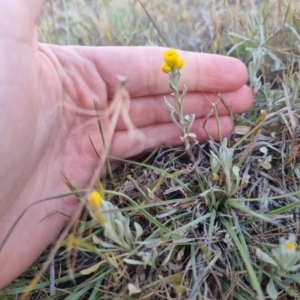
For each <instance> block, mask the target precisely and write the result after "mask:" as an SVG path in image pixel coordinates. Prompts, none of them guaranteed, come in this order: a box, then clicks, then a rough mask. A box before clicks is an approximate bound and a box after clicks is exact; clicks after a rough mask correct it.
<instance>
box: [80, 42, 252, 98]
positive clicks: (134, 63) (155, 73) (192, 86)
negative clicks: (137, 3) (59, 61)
mask: <svg viewBox="0 0 300 300" xmlns="http://www.w3.org/2000/svg"><path fill="white" fill-rule="evenodd" d="M86 50H87V49H86ZM91 50H92V51H91V52H90V53H89V55H91V57H92V59H93V62H94V64H95V65H96V68H97V71H98V72H99V74H100V76H101V77H102V79H103V80H104V81H105V82H106V84H107V88H108V90H107V92H108V96H109V97H112V96H113V94H114V92H115V88H116V85H117V84H118V78H117V76H118V75H119V76H120V75H121V76H124V77H126V78H128V81H127V83H126V88H127V89H128V91H129V93H130V96H131V97H140V96H146V95H160V94H164V93H169V92H170V88H169V85H168V76H167V74H165V73H163V72H162V71H161V65H162V63H163V59H162V56H163V53H164V52H165V51H166V48H161V47H104V48H93V49H91ZM178 52H179V55H180V57H181V58H182V59H183V60H184V66H183V68H182V69H181V79H180V86H181V87H182V85H183V84H185V85H186V86H187V88H188V90H189V91H193V92H199V91H204V92H216V93H218V92H229V91H233V90H237V89H239V88H240V87H242V86H243V85H244V83H245V82H246V80H247V69H246V67H245V65H244V64H243V63H242V62H241V61H239V60H237V59H235V58H232V57H226V56H221V55H215V54H206V53H193V52H187V51H178Z"/></svg>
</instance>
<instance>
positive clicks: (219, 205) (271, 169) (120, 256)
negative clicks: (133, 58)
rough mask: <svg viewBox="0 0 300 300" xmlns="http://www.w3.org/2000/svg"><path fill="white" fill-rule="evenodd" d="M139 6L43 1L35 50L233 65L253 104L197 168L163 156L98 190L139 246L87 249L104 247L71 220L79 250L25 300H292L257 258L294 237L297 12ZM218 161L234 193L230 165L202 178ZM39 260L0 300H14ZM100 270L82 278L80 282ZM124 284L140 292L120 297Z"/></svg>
mask: <svg viewBox="0 0 300 300" xmlns="http://www.w3.org/2000/svg"><path fill="white" fill-rule="evenodd" d="M142 2H143V3H144V5H145V8H146V12H147V13H146V12H145V11H144V9H143V7H142V6H141V5H140V3H139V1H133V0H131V1H129V0H127V1H125V0H124V1H117V0H114V1H100V0H99V1H96V0H95V1H92V0H90V1H83V0H76V1H75V0H73V1H71V0H70V1H58V0H53V1H48V2H47V4H46V6H45V10H44V14H43V17H42V18H41V22H40V31H39V35H40V40H41V41H43V42H47V43H57V44H61V45H65V44H82V45H100V46H101V45H159V46H160V45H163V46H169V47H175V48H181V49H186V50H191V51H204V52H211V53H221V54H224V55H232V56H235V57H238V58H240V59H242V60H243V61H244V62H245V63H247V65H248V66H249V84H250V85H251V87H252V88H253V89H255V90H257V93H256V99H255V105H254V107H253V108H252V110H251V111H249V112H248V113H245V114H243V115H242V116H236V132H235V134H233V135H232V136H231V137H230V139H229V141H228V145H227V147H226V145H225V142H223V146H222V145H220V144H218V143H215V142H212V141H209V142H207V143H206V144H203V145H195V146H194V147H193V149H192V150H193V153H194V155H195V157H196V158H197V160H196V162H195V163H191V162H190V161H189V159H188V156H187V155H186V153H185V151H184V149H183V148H182V147H178V148H163V147H162V148H160V149H157V150H156V151H154V152H153V153H151V154H149V155H148V156H146V157H144V158H142V159H139V160H137V161H134V162H130V161H127V162H125V164H124V166H123V167H122V168H121V169H119V170H117V171H116V172H115V173H114V175H113V179H110V178H107V179H103V184H104V186H105V192H106V197H107V198H108V199H109V200H110V201H112V202H113V203H114V204H115V205H116V206H117V207H118V209H120V210H122V211H123V213H124V215H125V216H126V218H128V219H130V222H131V227H130V228H131V230H132V232H135V229H134V227H133V222H137V223H139V224H140V225H141V226H142V228H143V230H144V232H143V235H142V237H141V239H140V243H137V244H135V245H134V246H133V247H132V249H130V251H128V250H124V249H120V248H117V249H110V250H109V251H107V247H106V249H105V247H102V246H101V245H100V246H99V245H97V247H98V248H97V247H96V244H95V238H93V236H97V237H99V238H101V239H102V240H105V241H106V242H107V243H110V242H111V241H110V240H109V239H108V238H107V237H105V236H104V234H103V229H102V228H101V226H100V225H99V224H97V222H95V221H94V220H91V219H88V221H83V220H82V221H80V222H79V224H78V226H77V228H76V229H74V233H73V235H72V238H73V243H75V241H76V243H77V246H79V248H80V249H76V250H74V249H73V250H71V254H70V253H69V254H68V255H66V252H65V248H62V249H61V251H59V252H58V253H57V255H56V258H55V264H54V268H55V285H56V292H55V294H53V295H52V296H49V286H51V283H50V280H49V276H50V275H49V273H45V274H44V276H43V277H42V278H41V280H40V282H39V284H38V285H37V286H36V287H35V290H34V291H33V292H32V293H31V296H30V299H45V298H47V299H72V300H75V299H264V298H267V291H266V285H267V283H268V282H269V280H270V278H271V279H272V280H273V282H274V283H275V285H276V287H277V290H278V291H280V294H279V295H278V297H277V299H299V298H300V296H299V294H300V285H299V283H300V279H299V275H298V274H296V273H295V272H294V273H293V272H286V273H285V275H282V276H280V277H279V276H278V270H275V269H274V268H271V267H270V265H268V264H266V263H263V262H261V261H260V260H259V259H258V258H257V257H256V256H255V251H256V248H257V247H259V248H261V249H264V250H265V251H268V250H270V249H271V248H272V247H274V245H278V243H279V238H280V237H287V236H288V235H289V234H290V233H294V234H296V235H299V234H300V232H299V230H300V228H299V221H300V219H299V204H300V198H299V194H300V192H299V179H300V175H299V174H300V171H299V158H300V157H299V147H300V144H299V138H300V130H299V126H298V122H299V121H298V120H299V109H300V103H299V80H298V77H299V75H298V71H299V51H300V43H299V42H300V36H299V35H298V32H297V28H299V26H300V6H299V5H297V1H280V2H279V1H275V0H273V1H271V0H270V1H250V0H249V1H238V0H236V1H217V0H213V1H204V0H203V1H193V0H191V1H187V0H177V1H176V0H173V1H171V0H169V1H160V0H155V1H148V2H146V1H142ZM200 2H201V5H200V4H199V3H200ZM147 14H148V15H147ZM149 16H150V17H149ZM259 51H263V54H264V55H263V56H262V57H261V59H260V57H259ZM251 69H252V70H255V72H252V73H251ZM262 110H264V111H263V112H261V111H262ZM262 147H264V148H263V149H262ZM266 149H267V153H266V152H265V151H266ZM228 151H229V152H230V151H231V152H232V158H231V163H232V165H236V166H238V167H239V169H240V170H239V172H238V173H239V176H240V181H239V182H237V176H236V174H234V172H233V168H232V166H230V165H226V164H223V165H222V164H221V166H219V169H218V170H217V171H216V170H214V169H213V168H212V156H213V155H215V157H216V158H221V157H222V153H223V154H224V153H227V152H228ZM229 152H228V153H229ZM228 174H229V177H228ZM228 178H229V179H230V181H228ZM78 237H80V239H78ZM71 241H72V240H71ZM113 244H114V245H116V244H115V243H113ZM77 248H78V247H77ZM99 249H100V251H99ZM141 251H142V252H143V253H144V254H145V253H146V254H147V255H149V257H150V259H149V261H148V264H147V263H144V264H140V265H137V264H134V262H133V261H131V263H128V261H126V260H125V261H124V259H131V260H134V261H135V262H136V261H140V262H143V261H142V259H141V255H140V254H139V253H140V252H141ZM46 254H47V253H45V256H46ZM45 256H42V257H40V258H39V260H38V261H37V262H36V263H35V264H34V266H32V268H30V269H29V270H28V271H27V272H25V273H24V274H23V275H22V276H21V277H20V278H19V279H17V280H16V281H15V282H14V283H12V284H11V285H10V286H9V287H8V288H7V289H6V291H4V292H2V294H1V293H0V297H3V298H4V299H15V298H16V297H17V295H18V294H20V293H22V291H23V290H24V288H23V287H24V286H26V285H28V283H29V282H30V280H31V279H32V278H33V277H34V274H36V273H37V269H39V268H40V265H41V263H42V262H44V261H45ZM98 262H100V267H99V268H98V269H97V270H94V271H93V272H91V273H90V274H89V275H84V274H83V273H84V272H83V273H82V272H81V271H82V270H86V269H87V268H88V267H91V266H93V265H95V264H96V263H98ZM87 272H88V271H86V273H87ZM128 284H132V285H134V286H135V287H136V288H137V289H139V288H140V291H139V292H138V293H137V294H135V295H131V296H129V290H128Z"/></svg>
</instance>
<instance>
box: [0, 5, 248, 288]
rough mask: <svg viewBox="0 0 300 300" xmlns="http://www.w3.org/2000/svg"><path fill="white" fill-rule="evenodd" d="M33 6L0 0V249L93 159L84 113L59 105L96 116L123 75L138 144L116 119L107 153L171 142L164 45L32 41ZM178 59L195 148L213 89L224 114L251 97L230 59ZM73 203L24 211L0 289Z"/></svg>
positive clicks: (93, 133) (94, 132)
mask: <svg viewBox="0 0 300 300" xmlns="http://www.w3.org/2000/svg"><path fill="white" fill-rule="evenodd" d="M42 6H43V1H42V0H22V1H19V0H2V1H0V11H1V13H2V17H1V18H0V102H1V105H0V137H1V143H0V157H1V159H0V179H1V180H0V228H1V231H0V243H1V242H2V241H3V239H4V237H5V235H6V233H7V232H8V231H9V229H10V228H11V226H12V224H13V222H14V221H15V220H16V219H17V217H18V216H19V215H20V213H21V212H22V211H23V210H24V209H25V208H26V207H28V206H29V205H30V204H32V203H33V202H35V201H37V200H39V199H42V198H46V197H51V196H55V195H59V194H62V193H65V192H68V191H69V190H68V188H67V186H66V185H65V183H64V181H63V178H62V174H64V175H66V176H67V177H68V178H69V179H70V180H71V181H72V182H73V183H74V184H75V186H76V187H77V188H79V189H80V188H85V187H86V186H87V184H88V183H89V181H90V180H91V177H92V174H93V171H94V170H95V166H96V165H97V162H98V158H97V156H96V154H95V152H94V150H93V148H92V147H91V144H90V141H89V139H88V136H90V137H91V139H92V140H93V142H94V145H95V147H96V148H97V151H98V152H99V153H100V154H101V153H103V147H102V142H101V136H100V134H99V130H98V127H97V124H96V123H95V122H93V123H90V124H87V123H86V122H87V121H88V120H90V116H87V115H85V114H82V113H78V112H76V111H74V110H71V109H69V108H68V107H69V106H72V107H77V108H81V109H88V110H93V109H94V103H93V101H94V100H96V101H97V103H98V106H99V109H100V111H101V112H105V111H106V109H107V108H108V107H109V105H110V103H111V101H112V98H113V96H114V93H115V90H116V87H117V86H118V78H117V75H123V76H126V77H127V78H128V81H127V83H126V85H125V87H126V89H127V91H128V93H129V95H130V98H131V100H130V109H129V116H130V118H131V121H132V123H133V124H134V126H135V127H136V129H135V130H139V131H140V132H142V133H143V134H144V136H145V137H146V138H144V139H142V140H141V139H138V138H137V137H136V135H132V134H129V131H128V129H127V128H126V124H125V123H124V122H123V120H122V119H120V120H119V121H118V123H117V125H116V130H115V134H114V136H113V140H112V144H111V148H110V151H109V154H110V155H111V156H113V157H118V158H129V157H131V156H134V155H137V154H139V153H142V152H143V151H145V150H147V149H151V148H155V147H158V146H160V145H161V144H162V143H165V144H167V145H173V146H175V145H178V144H180V143H181V141H180V133H179V130H178V128H176V126H175V125H174V124H173V123H172V122H170V119H169V117H168V110H167V108H166V107H165V105H164V104H163V101H162V96H163V95H169V94H170V89H169V87H168V76H167V75H166V74H164V73H162V72H161V70H160V65H161V64H162V54H163V52H164V51H165V49H163V48H159V47H128V48H127V47H121V48H118V47H115V48H114V47H103V48H101V47H78V46H68V47H59V46H53V45H45V44H40V43H38V41H37V35H36V23H37V19H38V16H39V14H40V11H41V9H42ZM179 54H180V56H181V57H182V59H183V60H184V61H185V65H184V68H183V69H182V77H181V81H180V82H181V84H183V83H184V84H186V85H187V87H188V91H189V92H188V94H187V96H186V98H185V106H184V109H185V113H195V114H196V117H197V118H196V121H195V124H194V126H193V128H192V132H194V133H195V134H196V135H197V137H198V139H199V141H202V142H203V141H205V140H206V134H205V133H204V131H203V129H202V124H203V122H204V118H205V116H206V114H207V113H208V112H209V110H210V109H211V104H210V102H209V101H208V99H210V101H211V102H214V101H216V96H215V93H217V92H222V95H223V97H224V98H225V99H226V101H227V102H228V104H229V105H230V107H231V109H232V110H233V112H234V113H242V112H244V111H246V110H247V109H249V108H250V107H251V105H252V101H253V95H252V92H251V90H250V89H249V88H248V87H246V86H245V85H244V84H245V81H246V78H247V71H246V68H245V66H244V65H243V64H242V63H241V62H240V61H238V60H236V59H233V58H228V57H222V56H217V55H210V54H199V53H188V52H179ZM62 104H63V105H62ZM219 114H220V122H221V129H222V134H223V136H226V135H229V134H230V133H231V132H232V130H233V123H232V120H231V119H230V117H229V116H228V114H227V112H226V110H225V108H224V107H222V106H220V108H219ZM84 124H85V125H84ZM215 124H216V123H215V120H214V118H211V119H210V120H209V121H208V123H207V125H206V129H207V131H208V133H209V134H210V135H211V136H212V137H213V138H215V139H217V130H216V125H215ZM109 128H111V119H110V118H109V117H105V118H103V129H104V132H105V134H107V132H109ZM112 163H113V165H117V164H115V162H114V160H113V159H112ZM103 173H104V170H102V171H101V172H100V174H99V175H103ZM78 207H79V204H78V203H77V202H76V201H74V199H70V198H68V199H67V198H62V199H59V200H56V201H47V202H43V203H40V204H38V205H35V206H33V207H32V208H30V209H29V210H28V211H27V213H26V214H25V215H24V216H23V218H22V219H21V221H20V222H19V223H18V225H17V226H16V228H15V230H14V231H13V233H12V234H11V236H10V237H9V239H8V241H7V243H6V244H5V246H4V247H3V249H2V251H1V252H0V266H1V267H0V288H2V287H4V286H5V285H6V284H8V283H9V282H11V281H12V280H13V279H14V278H16V277H17V276H18V275H19V274H20V273H22V272H23V271H24V270H25V269H26V268H27V267H28V266H30V265H31V264H32V263H33V262H34V260H35V259H36V258H37V257H38V256H39V255H40V254H41V252H42V251H43V250H44V249H45V248H46V247H47V246H48V245H49V244H50V243H51V242H52V241H53V240H54V239H55V238H56V237H57V235H58V234H59V232H60V231H61V230H62V229H63V228H64V227H65V226H66V224H67V223H68V220H69V219H68V218H66V217H64V216H62V215H60V214H55V215H52V216H51V217H48V218H45V216H46V215H48V214H49V213H51V212H52V211H54V210H56V211H61V212H63V213H65V214H68V215H71V216H72V215H74V214H75V213H76V211H77V209H78ZM42 219H44V220H43V221H42V222H41V220H42Z"/></svg>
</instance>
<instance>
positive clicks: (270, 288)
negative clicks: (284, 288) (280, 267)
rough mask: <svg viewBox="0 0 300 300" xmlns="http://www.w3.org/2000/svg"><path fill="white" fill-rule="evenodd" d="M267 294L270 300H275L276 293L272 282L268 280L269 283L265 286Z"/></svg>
mask: <svg viewBox="0 0 300 300" xmlns="http://www.w3.org/2000/svg"><path fill="white" fill-rule="evenodd" d="M266 290H267V293H268V295H269V296H270V297H271V299H272V300H276V299H277V297H278V292H277V290H276V288H275V285H274V282H273V280H272V279H270V281H269V283H268V284H267V289H266Z"/></svg>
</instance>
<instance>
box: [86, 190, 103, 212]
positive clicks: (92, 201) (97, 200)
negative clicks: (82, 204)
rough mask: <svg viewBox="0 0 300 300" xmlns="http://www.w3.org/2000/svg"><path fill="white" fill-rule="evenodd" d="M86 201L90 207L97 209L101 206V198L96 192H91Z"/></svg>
mask: <svg viewBox="0 0 300 300" xmlns="http://www.w3.org/2000/svg"><path fill="white" fill-rule="evenodd" d="M86 199H87V201H88V203H89V205H90V206H92V207H94V208H95V207H98V206H100V205H101V202H102V197H101V195H100V193H99V192H98V191H92V192H90V193H89V194H88V195H87V196H86Z"/></svg>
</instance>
